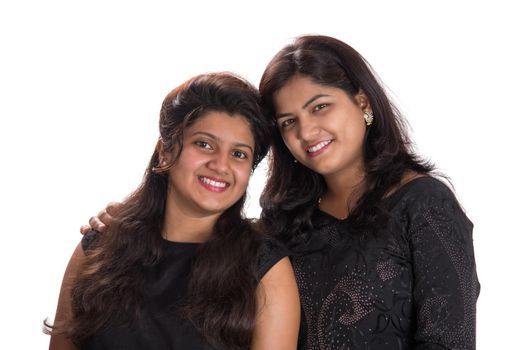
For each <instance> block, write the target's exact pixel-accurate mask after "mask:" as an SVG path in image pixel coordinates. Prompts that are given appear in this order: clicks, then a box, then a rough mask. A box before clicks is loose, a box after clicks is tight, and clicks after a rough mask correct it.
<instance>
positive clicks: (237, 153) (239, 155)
mask: <svg viewBox="0 0 524 350" xmlns="http://www.w3.org/2000/svg"><path fill="white" fill-rule="evenodd" d="M233 157H235V158H239V159H246V158H247V154H246V153H245V152H242V151H233Z"/></svg>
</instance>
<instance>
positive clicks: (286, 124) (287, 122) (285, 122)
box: [280, 118, 295, 128]
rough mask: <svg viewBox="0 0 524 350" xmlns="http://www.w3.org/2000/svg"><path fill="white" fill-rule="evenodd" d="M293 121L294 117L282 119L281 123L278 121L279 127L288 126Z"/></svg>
mask: <svg viewBox="0 0 524 350" xmlns="http://www.w3.org/2000/svg"><path fill="white" fill-rule="evenodd" d="M294 122H295V119H292V118H289V119H286V120H284V121H282V123H280V127H281V128H285V127H288V126H290V125H291V124H293V123H294Z"/></svg>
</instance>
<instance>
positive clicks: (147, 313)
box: [81, 231, 288, 350]
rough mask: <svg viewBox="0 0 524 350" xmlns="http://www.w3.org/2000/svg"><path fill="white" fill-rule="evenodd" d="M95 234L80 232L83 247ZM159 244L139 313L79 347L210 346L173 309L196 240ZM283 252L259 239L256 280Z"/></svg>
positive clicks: (185, 281) (184, 283)
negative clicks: (160, 249)
mask: <svg viewBox="0 0 524 350" xmlns="http://www.w3.org/2000/svg"><path fill="white" fill-rule="evenodd" d="M95 236H96V232H95V231H91V232H89V233H88V234H86V235H85V236H84V238H83V240H82V246H83V248H84V251H85V250H88V249H89V244H90V243H91V242H92V240H93V239H94V237H95ZM163 244H164V248H165V253H166V254H165V258H164V259H163V260H162V261H161V262H160V263H158V264H157V265H156V266H155V267H154V268H151V269H150V270H149V271H148V273H147V275H146V281H145V283H144V286H145V287H144V290H143V300H144V302H143V304H142V305H141V308H140V317H139V318H137V319H134V320H132V321H130V322H127V323H126V324H125V325H123V326H109V327H108V328H106V329H105V330H103V331H101V332H98V333H97V334H95V335H94V336H92V337H91V338H89V339H88V340H87V341H86V342H85V343H84V344H82V347H81V348H82V349H86V350H95V349H96V350H102V349H111V350H119V349H122V350H124V349H125V350H134V349H154V350H164V349H165V350H168V349H170V350H171V349H195V350H200V349H202V350H211V349H213V348H212V347H211V346H210V345H209V343H208V342H207V341H206V340H205V338H204V337H203V336H202V335H200V334H199V333H198V332H197V330H196V328H195V327H194V326H193V325H192V324H191V323H190V322H189V321H188V320H186V319H183V318H181V317H180V316H179V314H178V312H177V309H178V307H179V306H180V305H181V303H182V302H183V301H184V298H185V295H186V289H187V285H188V282H189V275H190V271H191V264H192V261H193V259H194V258H195V256H196V254H197V249H198V247H199V246H200V244H198V243H180V242H171V241H167V240H165V241H163ZM287 255H288V252H287V250H286V249H285V248H283V247H282V246H281V245H279V244H276V242H274V241H271V240H268V239H262V240H261V248H260V253H259V256H258V257H253V258H254V259H257V261H258V271H257V272H258V273H257V278H258V280H259V281H260V279H261V278H262V277H263V276H264V275H265V273H266V272H267V271H269V269H271V267H272V266H273V265H274V264H276V263H277V262H278V261H280V260H281V259H282V258H283V257H285V256H287Z"/></svg>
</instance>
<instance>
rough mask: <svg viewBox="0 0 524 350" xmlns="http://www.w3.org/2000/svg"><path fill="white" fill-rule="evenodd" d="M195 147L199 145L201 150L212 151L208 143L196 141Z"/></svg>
mask: <svg viewBox="0 0 524 350" xmlns="http://www.w3.org/2000/svg"><path fill="white" fill-rule="evenodd" d="M195 145H197V146H198V147H200V148H205V149H212V147H211V145H210V144H209V143H207V142H206V141H195Z"/></svg>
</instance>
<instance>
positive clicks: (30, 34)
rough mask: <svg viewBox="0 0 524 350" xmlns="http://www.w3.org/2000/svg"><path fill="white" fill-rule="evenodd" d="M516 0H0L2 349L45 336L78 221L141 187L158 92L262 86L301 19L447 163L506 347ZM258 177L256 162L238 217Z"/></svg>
mask: <svg viewBox="0 0 524 350" xmlns="http://www.w3.org/2000/svg"><path fill="white" fill-rule="evenodd" d="M177 3H184V5H180V4H177ZM189 3H192V4H191V5H190V4H189ZM512 3H513V2H511V3H510V2H506V1H496V2H495V1H490V2H483V1H474V2H473V1H472V2H465V1H459V0H457V1H438V2H436V1H435V2H432V3H431V4H430V3H429V2H425V1H383V2H377V1H361V2H354V1H347V0H346V1H340V2H335V1H327V0H323V1H306V0H301V1H296V2H295V1H284V0H282V1H278V2H275V3H271V2H268V1H259V2H257V3H254V2H252V1H243V2H239V3H232V2H228V1H209V2H205V1H192V2H191V1H183V2H182V1H174V0H173V1H147V2H146V1H121V2H120V1H107V0H106V1H98V0H96V1H82V2H80V1H72V0H69V1H57V0H48V1H36V0H35V1H24V0H18V1H14V0H13V1H3V2H1V4H0V118H1V124H0V156H1V159H0V165H1V172H0V174H1V181H0V191H1V192H0V201H1V202H0V204H1V222H2V228H1V232H2V236H1V241H0V269H1V270H0V272H1V279H2V280H1V287H0V291H1V292H2V295H3V296H2V297H1V299H0V348H1V349H43V348H47V343H48V337H47V336H45V335H43V334H42V333H41V324H42V320H43V319H44V318H45V317H47V316H49V317H51V318H52V317H53V315H54V311H55V306H56V299H57V296H58V290H59V286H60V283H61V278H62V273H63V271H64V268H65V265H66V263H67V261H68V259H69V256H70V254H71V253H72V251H73V249H74V247H75V245H76V244H77V243H78V241H79V240H80V238H81V236H80V234H79V233H78V228H79V226H80V225H81V224H84V223H86V222H87V220H88V219H89V217H90V216H92V215H94V214H95V213H96V212H97V211H98V210H100V209H102V208H103V207H104V206H105V204H106V203H107V202H109V201H115V200H120V199H122V198H123V197H124V196H125V195H126V194H127V193H129V192H130V191H131V190H132V189H134V188H135V187H136V185H138V183H139V181H140V179H141V176H142V174H143V171H144V170H145V167H146V165H147V162H148V160H149V156H150V155H151V153H152V150H153V147H154V144H155V141H156V138H157V120H158V119H157V118H158V111H159V108H160V104H161V102H162V100H163V98H164V96H165V95H166V94H167V92H169V91H170V90H171V89H172V88H174V87H175V86H176V85H178V84H180V83H181V82H183V81H184V80H186V79H187V78H189V77H191V76H192V75H195V74H197V73H203V72H209V71H217V70H229V71H233V72H236V73H239V74H242V75H243V76H245V77H246V78H248V79H249V80H251V81H252V82H254V83H255V84H258V80H259V78H260V76H261V73H262V71H263V69H264V67H265V65H266V64H267V63H268V62H269V60H270V58H271V57H272V56H273V55H274V54H275V53H276V52H277V50H278V49H280V48H281V47H282V46H283V45H285V44H287V43H288V42H290V40H291V39H292V38H293V37H295V36H297V35H300V34H306V33H318V34H326V35H331V36H335V37H337V38H339V39H342V40H344V41H346V42H347V43H349V44H350V45H352V46H354V47H355V48H356V49H357V50H358V51H360V52H361V53H362V54H363V55H364V57H366V58H367V59H368V61H369V62H370V63H371V64H372V66H373V67H374V68H375V70H376V71H377V72H378V74H379V75H380V77H381V78H382V80H383V81H384V82H385V83H386V85H387V86H388V88H389V89H390V90H391V91H392V93H393V94H394V97H395V99H396V101H397V102H398V103H399V105H400V107H401V109H402V110H403V111H404V112H405V114H406V115H407V117H408V120H409V121H410V124H411V127H412V129H413V137H414V140H415V142H416V144H417V146H418V149H419V151H420V152H421V153H422V154H423V155H425V156H428V157H429V158H431V159H432V160H433V161H434V162H436V164H437V165H438V166H439V168H440V169H441V170H442V171H444V172H445V173H446V174H448V175H449V176H450V177H451V179H452V180H453V183H454V185H455V189H456V191H457V195H458V197H459V199H460V201H461V203H462V204H463V206H464V207H465V208H466V210H467V213H468V216H469V217H470V218H471V220H472V221H473V222H474V223H475V231H474V239H475V248H476V257H477V267H478V274H479V277H480V280H481V283H482V290H481V294H480V298H479V300H478V320H477V344H478V347H477V348H478V349H495V348H496V349H509V348H516V347H518V346H519V340H520V339H522V336H521V334H520V333H521V332H522V330H521V327H520V324H521V322H520V320H521V318H520V317H519V316H521V314H522V312H523V311H524V310H523V306H522V287H523V284H522V282H521V276H522V273H521V271H520V269H521V268H522V267H523V264H522V259H521V255H522V254H523V250H522V244H523V243H524V239H523V238H522V236H523V233H524V230H523V228H522V223H521V220H520V218H521V217H522V213H521V210H522V209H523V206H522V205H521V203H522V197H523V194H524V193H523V190H522V175H521V174H520V169H521V168H522V167H521V161H522V156H521V155H520V152H521V151H522V150H523V149H524V148H523V142H522V138H523V137H524V135H523V134H522V129H521V126H522V122H521V119H522V117H523V113H522V100H523V98H522V94H523V93H524V91H523V89H522V81H523V79H524V74H523V68H522V64H523V62H524V57H523V56H524V55H523V53H522V33H523V32H524V28H523V24H522V11H519V10H517V7H516V5H512ZM514 3H517V1H515V2H514ZM342 4H343V5H342ZM263 181H264V175H263V172H261V171H259V172H257V173H256V175H255V177H254V179H253V181H252V183H251V205H250V207H249V210H248V213H249V215H250V216H256V215H258V211H259V208H258V200H257V196H258V192H259V190H260V189H261V187H262V186H263Z"/></svg>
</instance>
